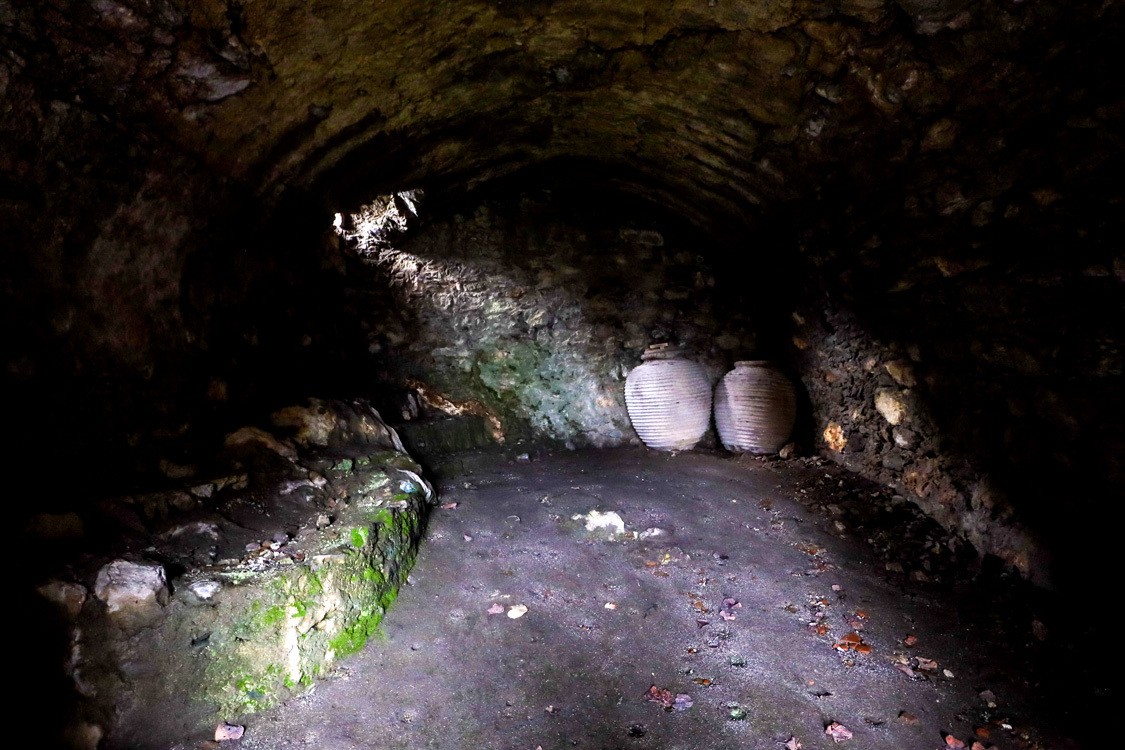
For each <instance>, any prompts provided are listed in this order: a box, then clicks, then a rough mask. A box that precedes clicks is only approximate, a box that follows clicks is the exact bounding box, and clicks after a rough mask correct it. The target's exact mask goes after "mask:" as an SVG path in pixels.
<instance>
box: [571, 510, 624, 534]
mask: <svg viewBox="0 0 1125 750" xmlns="http://www.w3.org/2000/svg"><path fill="white" fill-rule="evenodd" d="M572 519H573V520H575V521H585V522H586V531H597V530H599V529H605V530H607V531H609V532H610V533H611V534H624V533H625V521H623V520H622V519H621V516H619V515H618V514H617V511H613V510H611V511H607V512H605V513H602V512H600V511H597V510H591V511H590V512H589V513H586V514H585V515H583V514H582V513H578V514H576V515H574V516H572Z"/></svg>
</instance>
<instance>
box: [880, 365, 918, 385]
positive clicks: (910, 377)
mask: <svg viewBox="0 0 1125 750" xmlns="http://www.w3.org/2000/svg"><path fill="white" fill-rule="evenodd" d="M883 369H885V370H886V371H887V374H888V375H890V376H891V377H892V378H894V380H895V382H896V383H898V384H899V385H901V386H905V387H907V388H913V387H914V386H915V385H917V384H918V381H917V379H916V378H915V377H914V368H913V367H912V366H911V365H910V363H909V362H904V361H902V360H901V359H896V360H893V361H891V362H888V363H886V364H885V365H883Z"/></svg>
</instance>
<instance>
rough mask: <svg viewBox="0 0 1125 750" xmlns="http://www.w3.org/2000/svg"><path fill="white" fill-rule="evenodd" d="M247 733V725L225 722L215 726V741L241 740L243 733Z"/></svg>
mask: <svg viewBox="0 0 1125 750" xmlns="http://www.w3.org/2000/svg"><path fill="white" fill-rule="evenodd" d="M245 733H246V727H244V726H242V725H241V724H227V723H226V722H223V723H222V724H219V725H218V726H217V727H215V742H228V741H230V740H240V739H242V735H243V734H245Z"/></svg>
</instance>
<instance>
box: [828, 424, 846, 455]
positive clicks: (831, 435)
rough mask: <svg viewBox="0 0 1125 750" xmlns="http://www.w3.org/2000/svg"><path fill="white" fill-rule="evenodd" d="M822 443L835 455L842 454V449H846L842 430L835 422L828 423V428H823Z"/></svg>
mask: <svg viewBox="0 0 1125 750" xmlns="http://www.w3.org/2000/svg"><path fill="white" fill-rule="evenodd" d="M824 442H825V443H827V444H828V447H829V448H831V449H832V450H834V451H836V452H837V453H843V452H844V449H845V448H847V447H848V438H847V436H846V435H845V434H844V428H843V427H841V426H840V425H839V424H837V423H836V422H829V423H828V426H827V427H825V428H824Z"/></svg>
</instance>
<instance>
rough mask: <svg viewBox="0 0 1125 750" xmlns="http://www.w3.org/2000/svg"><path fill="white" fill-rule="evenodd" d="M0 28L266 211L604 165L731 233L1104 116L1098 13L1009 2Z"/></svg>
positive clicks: (322, 10)
mask: <svg viewBox="0 0 1125 750" xmlns="http://www.w3.org/2000/svg"><path fill="white" fill-rule="evenodd" d="M0 7H5V8H6V9H5V10H4V16H5V21H6V25H7V26H8V27H9V28H10V29H12V30H14V38H15V39H16V40H17V42H18V44H17V45H16V50H17V51H18V52H19V53H20V54H22V55H24V56H26V57H27V58H28V59H29V60H30V62H31V64H32V66H37V67H38V71H39V72H38V75H40V76H43V77H45V78H48V79H50V78H51V77H52V76H57V88H58V89H59V90H60V92H64V91H65V92H67V93H68V94H69V95H76V96H79V97H82V98H83V100H84V101H86V102H87V103H88V104H90V103H91V102H96V103H97V106H100V107H102V108H104V109H105V111H106V112H107V113H112V114H111V115H110V116H112V117H119V118H125V119H127V120H129V121H132V122H142V123H148V125H147V126H146V127H148V129H149V130H150V132H152V133H154V134H156V135H158V136H159V137H161V138H167V139H170V140H172V141H174V142H175V143H177V144H179V145H181V146H182V147H183V148H185V149H187V150H188V151H190V152H192V153H195V154H197V155H199V156H201V157H202V158H203V159H204V160H205V161H206V162H207V163H209V164H210V165H211V167H212V168H213V169H214V170H215V171H217V172H219V173H220V174H223V175H225V176H229V177H232V178H234V179H236V180H240V181H245V182H246V183H247V184H248V185H249V186H250V187H251V188H252V189H253V190H255V191H257V192H258V193H259V194H260V195H262V196H264V197H266V198H267V199H269V198H272V197H276V196H278V195H280V194H282V193H284V192H285V191H286V190H289V189H297V190H307V189H318V190H319V189H328V190H330V191H332V193H333V194H334V195H336V196H339V197H341V198H343V199H344V200H349V199H353V198H355V197H356V195H357V194H358V193H360V192H362V191H364V190H370V189H371V188H372V187H373V186H376V187H377V186H383V187H392V186H401V185H407V184H412V183H413V184H421V183H425V182H437V183H440V182H442V181H450V180H459V181H462V182H464V183H466V184H470V185H471V184H473V183H476V182H480V181H484V180H488V179H490V178H491V177H495V176H499V175H503V174H507V173H511V172H512V171H514V170H517V169H520V168H521V167H524V166H528V165H535V164H539V163H542V162H544V161H547V160H551V159H576V160H589V161H594V162H601V163H604V164H607V165H620V166H621V173H622V175H625V178H624V179H625V180H626V181H627V183H628V185H629V186H630V187H631V189H633V190H635V191H636V192H639V193H644V194H649V195H651V196H655V198H656V199H657V200H659V201H660V202H662V203H664V204H667V205H670V206H671V207H672V208H675V209H677V210H680V211H681V212H683V213H685V214H689V215H690V214H692V213H695V214H706V213H710V214H712V215H727V216H739V215H745V214H747V213H748V212H753V211H754V210H755V207H756V206H759V205H761V204H764V203H770V202H775V201H780V200H787V199H789V198H792V197H795V196H799V195H807V194H809V193H810V192H815V190H816V187H817V185H818V184H820V182H821V181H822V180H823V179H824V176H825V175H826V174H827V172H828V171H829V169H830V168H834V167H836V166H839V165H843V166H844V168H845V170H847V171H850V173H851V174H852V176H853V177H855V178H856V179H857V180H858V181H859V182H858V183H857V184H862V183H863V182H864V180H867V181H868V182H869V183H870V184H872V185H874V184H877V183H878V180H879V178H880V175H883V174H885V173H886V172H887V170H888V169H890V168H891V166H890V165H894V164H896V163H903V162H906V161H922V162H925V160H926V159H930V160H932V161H941V160H944V159H945V156H944V155H943V154H942V152H943V151H944V150H945V149H947V148H949V147H950V145H951V144H953V143H954V142H958V144H959V145H960V141H958V139H959V138H960V137H961V136H962V134H965V133H973V134H975V135H972V136H970V137H969V138H968V139H966V140H965V142H967V143H968V144H969V145H970V147H973V148H977V149H979V150H980V151H981V152H985V151H987V150H988V149H990V148H992V149H993V150H994V151H995V148H994V145H995V144H992V145H989V144H990V143H992V142H991V141H989V140H988V139H989V138H992V139H994V140H995V139H999V140H1003V138H1004V137H1005V135H1006V134H1009V133H1011V132H1017V131H1019V132H1022V131H1026V130H1027V129H1028V128H1036V127H1038V128H1041V129H1043V130H1044V135H1045V136H1046V137H1053V136H1052V129H1057V128H1059V127H1061V124H1060V122H1057V121H1051V120H1050V115H1049V114H1045V113H1051V112H1053V111H1054V110H1055V109H1058V107H1057V106H1056V105H1058V104H1059V103H1060V102H1063V101H1065V103H1066V111H1067V112H1068V113H1070V114H1074V113H1080V114H1081V113H1082V112H1083V109H1084V107H1085V108H1086V109H1088V110H1089V112H1091V113H1093V112H1094V110H1095V105H1096V103H1097V101H1098V100H1099V99H1100V98H1104V96H1102V95H1103V94H1104V92H1101V91H1100V88H1104V83H1103V82H1099V81H1098V80H1096V79H1095V80H1091V79H1089V78H1087V80H1076V77H1075V75H1076V72H1077V73H1079V74H1080V73H1081V72H1082V71H1083V70H1085V69H1086V68H1091V67H1094V66H1096V64H1097V62H1098V54H1099V53H1098V52H1097V51H1093V52H1092V51H1091V46H1092V47H1093V48H1098V44H1102V45H1103V46H1104V45H1105V43H1106V42H1105V38H1102V39H1101V42H1098V39H1099V37H1098V34H1099V31H1098V29H1099V28H1101V27H1102V25H1103V24H1104V22H1105V20H1106V18H1107V17H1108V16H1107V14H1109V13H1110V10H1108V8H1109V7H1110V6H1108V5H1107V6H1102V5H1098V4H1096V3H1082V2H1080V3H1070V4H1063V3H1057V4H1054V5H1051V4H1045V3H1031V2H1015V1H1010V2H1007V1H1004V0H998V1H997V2H989V3H976V4H969V3H966V2H963V1H961V0H936V1H933V2H926V1H925V0H909V2H908V1H907V0H900V2H889V1H887V0H827V1H823V0H741V1H739V0H666V1H664V2H655V1H653V0H638V1H637V2H632V3H622V2H619V1H613V2H611V1H609V0H575V1H571V2H550V1H545V0H540V1H538V2H512V1H510V0H507V1H504V2H496V1H495V0H493V1H490V2H481V1H480V0H466V1H463V2H456V3H453V2H443V3H413V2H406V1H405V0H382V1H381V2H370V1H367V0H319V1H318V2H308V1H306V0H288V1H285V0H245V2H241V3H239V2H234V1H233V0H230V1H229V2H217V1H215V0H211V1H209V2H198V3H176V2H170V1H169V0H93V1H92V2H88V3H87V2H77V1H71V0H54V2H50V3H46V4H44V5H43V7H40V8H35V9H27V8H13V7H9V6H4V4H2V3H0ZM1116 15H1118V16H1119V15H1120V14H1116ZM1109 28H1112V24H1110V25H1109ZM1109 33H1110V32H1102V37H1106V35H1107V34H1109ZM1068 37H1073V38H1077V39H1081V40H1082V44H1081V45H1079V46H1080V49H1077V50H1071V49H1069V48H1066V47H1064V46H1062V44H1061V43H1062V41H1064V40H1065V39H1067V38H1068ZM1091 40H1093V41H1091ZM1083 50H1085V51H1083ZM1076 56H1077V61H1076ZM1065 81H1072V82H1073V85H1074V88H1071V89H1069V90H1067V89H1065V88H1064V85H1065V84H1064V82H1065ZM1087 100H1089V104H1088V106H1087ZM1045 117H1046V118H1047V121H1045V122H1044V118H1045ZM1059 117H1061V115H1060V116H1059ZM1059 117H1056V118H1055V120H1058V119H1059ZM1035 123H1038V124H1035ZM1010 158H1011V159H1016V158H1017V156H1016V155H1012V156H1011V157H1010Z"/></svg>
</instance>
